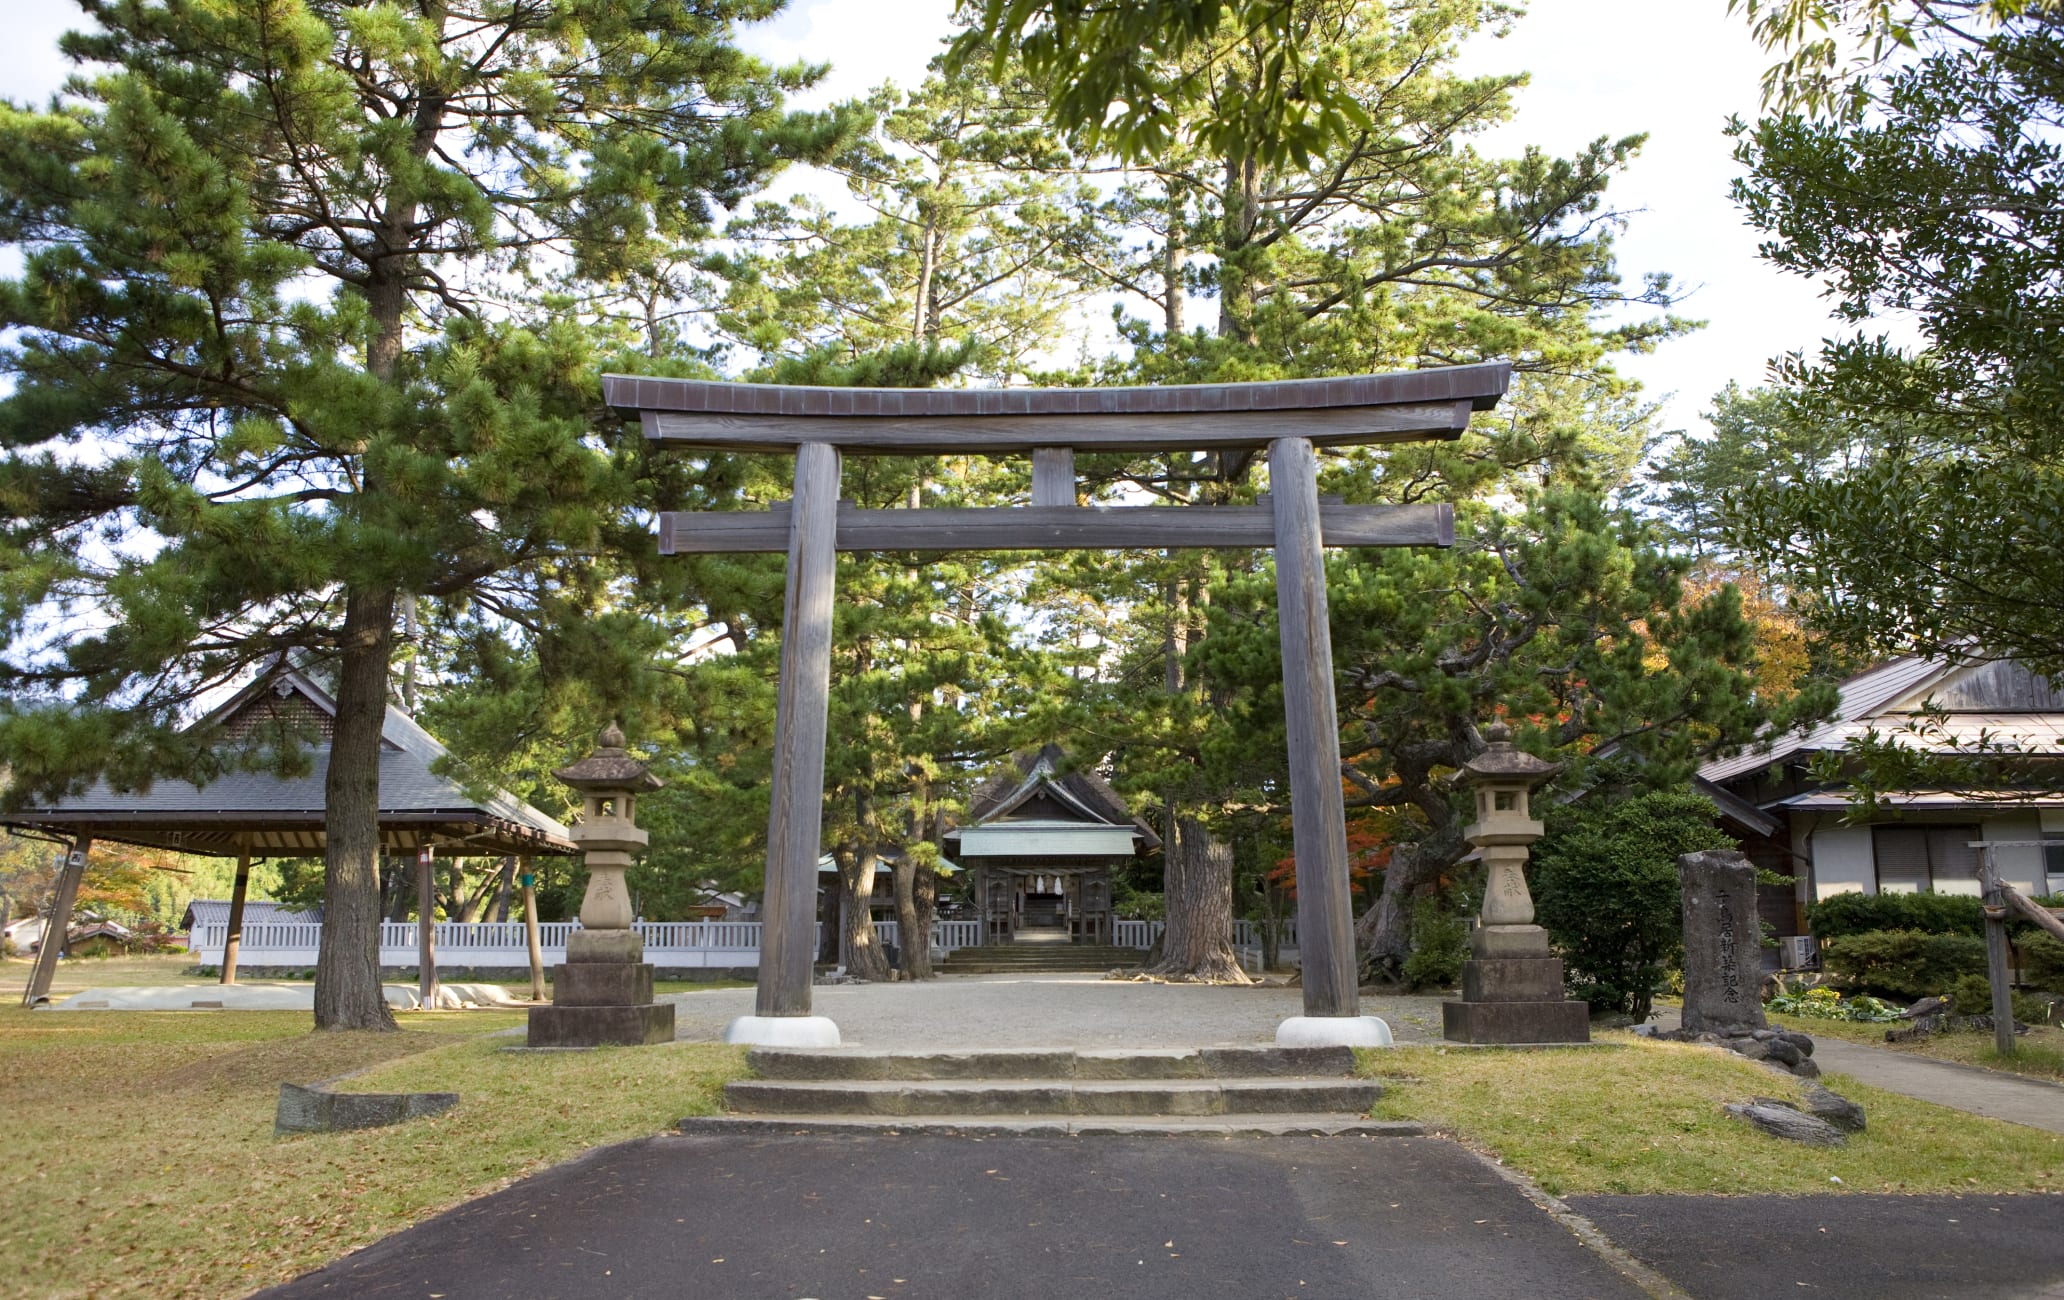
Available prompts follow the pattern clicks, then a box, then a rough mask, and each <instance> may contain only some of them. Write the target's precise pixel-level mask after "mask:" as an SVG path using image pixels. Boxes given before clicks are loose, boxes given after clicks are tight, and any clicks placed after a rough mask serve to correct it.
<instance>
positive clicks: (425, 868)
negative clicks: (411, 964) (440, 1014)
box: [416, 844, 437, 1010]
mask: <svg viewBox="0 0 2064 1300" xmlns="http://www.w3.org/2000/svg"><path fill="white" fill-rule="evenodd" d="M436 854H437V850H436V849H433V848H431V847H430V846H429V845H427V844H425V845H424V846H423V847H422V848H420V849H417V850H416V998H417V1000H418V1001H419V1002H420V1003H421V1004H422V1006H423V1008H424V1009H425V1010H428V1009H429V1008H430V1005H431V1003H432V1001H433V999H435V998H436V996H437V863H436Z"/></svg>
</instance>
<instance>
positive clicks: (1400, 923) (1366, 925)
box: [1355, 827, 1467, 978]
mask: <svg viewBox="0 0 2064 1300" xmlns="http://www.w3.org/2000/svg"><path fill="white" fill-rule="evenodd" d="M1466 847H1467V846H1466V845H1465V844H1464V843H1463V842H1462V834H1461V831H1460V830H1459V829H1457V828H1455V827H1446V828H1443V829H1442V830H1441V831H1439V832H1438V833H1436V834H1435V835H1434V836H1432V837H1431V838H1429V839H1426V840H1423V841H1421V842H1419V843H1417V844H1405V845H1400V846H1399V847H1398V848H1397V850H1396V851H1395V852H1393V853H1392V854H1391V855H1390V865H1389V866H1387V867H1385V868H1384V869H1383V892H1382V893H1380V894H1378V895H1377V896H1376V901H1375V903H1373V904H1371V905H1370V907H1369V910H1368V911H1366V912H1364V913H1362V914H1361V916H1360V917H1358V918H1356V920H1355V947H1356V949H1357V950H1358V951H1359V952H1360V953H1361V955H1362V958H1363V960H1364V961H1365V962H1367V963H1368V964H1370V965H1373V966H1374V967H1376V969H1378V970H1379V971H1382V972H1384V973H1385V974H1388V975H1390V976H1391V977H1392V978H1396V977H1397V975H1398V973H1399V972H1400V971H1401V970H1403V968H1404V964H1405V958H1407V957H1409V956H1411V954H1412V899H1413V896H1414V895H1416V894H1417V893H1418V892H1419V891H1420V890H1421V889H1422V888H1424V887H1425V886H1427V885H1429V884H1432V883H1433V881H1434V880H1435V879H1437V878H1438V877H1439V876H1440V874H1441V872H1443V871H1445V870H1446V869H1447V868H1448V867H1450V866H1452V865H1454V863H1455V862H1456V861H1458V860H1459V859H1460V858H1461V856H1462V854H1463V851H1464V849H1465V848H1466Z"/></svg>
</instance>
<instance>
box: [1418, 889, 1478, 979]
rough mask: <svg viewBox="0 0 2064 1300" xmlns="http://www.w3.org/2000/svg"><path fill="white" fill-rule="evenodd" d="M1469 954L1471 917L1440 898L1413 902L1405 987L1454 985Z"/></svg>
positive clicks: (1460, 976) (1460, 975) (1459, 977)
mask: <svg viewBox="0 0 2064 1300" xmlns="http://www.w3.org/2000/svg"><path fill="white" fill-rule="evenodd" d="M1468 957H1469V918H1468V917H1466V916H1462V915H1460V914H1458V913H1457V912H1456V911H1455V910H1454V909H1453V908H1452V907H1449V906H1448V905H1446V904H1445V903H1444V902H1443V901H1442V900H1441V899H1438V898H1431V897H1429V898H1421V899H1419V900H1418V901H1417V902H1415V903H1414V904H1412V955H1411V956H1409V957H1407V958H1405V964H1404V967H1403V970H1402V972H1401V973H1402V974H1403V975H1404V977H1405V987H1406V988H1408V989H1426V988H1436V989H1447V988H1453V987H1455V982H1456V981H1457V980H1459V979H1461V978H1462V963H1463V962H1464V961H1466V960H1468Z"/></svg>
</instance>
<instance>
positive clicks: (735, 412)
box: [602, 362, 1511, 1047]
mask: <svg viewBox="0 0 2064 1300" xmlns="http://www.w3.org/2000/svg"><path fill="white" fill-rule="evenodd" d="M602 382H603V395H604V398H605V399H606V400H607V401H608V403H609V404H610V406H611V407H613V408H615V409H616V410H617V411H618V412H620V413H621V414H623V415H625V416H635V417H637V418H638V419H639V420H640V421H641V422H642V424H643V427H644V430H645V434H646V436H647V437H648V438H650V439H651V440H652V441H653V443H654V444H655V445H657V446H662V447H673V448H681V449H699V450H710V451H718V450H721V451H751V452H788V453H793V454H794V455H795V457H796V473H795V496H794V498H793V499H792V501H791V502H790V503H789V504H788V505H787V506H786V507H783V508H777V509H775V510H769V511H736V512H717V513H670V514H666V515H663V516H662V517H661V521H660V550H661V553H662V554H687V553H708V552H740V551H762V552H766V551H778V550H785V551H787V553H788V592H787V598H786V606H785V618H784V622H783V627H782V638H781V687H780V696H779V704H778V706H777V709H776V713H775V723H774V747H775V753H774V774H773V787H774V788H773V799H772V802H771V807H770V809H769V812H768V824H767V873H766V903H765V907H764V909H763V915H764V918H765V919H764V924H763V925H762V927H761V946H760V969H759V994H758V999H757V1003H756V1005H755V1007H754V1011H755V1014H754V1015H751V1016H744V1017H740V1018H739V1019H738V1020H737V1021H734V1022H733V1023H732V1025H731V1026H730V1028H729V1029H727V1030H726V1032H725V1038H726V1040H727V1041H731V1042H750V1043H760V1044H766V1045H774V1046H796V1047H821V1046H835V1045H836V1044H837V1043H838V1029H837V1026H835V1025H833V1024H832V1022H831V1021H830V1020H828V1019H826V1018H824V1017H821V1016H815V1015H812V1014H811V1005H810V974H811V969H810V968H811V961H812V959H813V957H814V955H815V943H814V942H813V935H814V933H815V925H814V915H813V911H814V904H815V898H816V889H817V862H818V858H819V856H820V840H821V837H822V831H823V802H824V799H823V795H824V745H825V726H826V709H827V705H828V703H829V697H830V688H831V631H832V607H833V599H834V594H835V593H834V590H833V588H834V584H835V577H836V568H837V564H836V562H837V553H838V552H839V551H841V550H880V551H942V550H1041V549H1057V550H1078V549H1098V548H1118V547H1183V546H1264V545H1267V546H1273V547H1274V549H1275V556H1276V606H1277V620H1278V629H1279V632H1280V635H1281V639H1282V648H1283V706H1284V713H1285V722H1286V724H1287V730H1288V736H1289V760H1290V813H1291V827H1292V829H1291V834H1292V841H1293V844H1294V846H1295V850H1296V855H1297V913H1298V943H1299V948H1300V950H1301V952H1302V955H1303V971H1304V974H1303V986H1304V1014H1303V1015H1301V1016H1295V1017H1292V1018H1291V1019H1290V1020H1287V1021H1285V1022H1284V1023H1283V1025H1282V1027H1281V1028H1280V1029H1279V1030H1278V1032H1277V1042H1278V1043H1281V1044H1283V1045H1285V1046H1317V1045H1331V1044H1342V1043H1345V1044H1349V1045H1356V1046H1368V1045H1377V1044H1380V1043H1386V1042H1388V1041H1389V1031H1388V1029H1387V1027H1385V1026H1384V1025H1383V1022H1382V1021H1380V1020H1376V1019H1374V1018H1373V1017H1366V1016H1362V1015H1361V1014H1360V1007H1359V1001H1358V997H1357V993H1356V979H1355V975H1356V968H1355V955H1354V918H1353V913H1352V910H1351V905H1350V895H1349V880H1348V858H1347V827H1346V818H1345V809H1344V807H1343V803H1344V800H1343V797H1342V792H1341V781H1340V725H1339V717H1338V714H1337V712H1336V710H1335V708H1334V700H1333V649H1332V643H1331V639H1330V637H1329V636H1328V633H1327V616H1326V578H1325V564H1324V548H1325V547H1327V546H1447V545H1451V544H1452V543H1453V541H1454V515H1453V513H1452V511H1451V510H1450V509H1449V508H1448V507H1447V506H1444V505H1434V506H1346V505H1340V504H1337V503H1333V502H1328V501H1322V500H1321V499H1320V497H1319V495H1318V459H1317V452H1316V449H1317V448H1318V447H1321V446H1343V445H1352V444H1360V443H1377V442H1397V441H1406V440H1417V439H1428V438H1456V437H1459V436H1461V434H1462V432H1463V431H1464V430H1465V429H1467V428H1468V426H1469V419H1470V415H1471V414H1472V413H1473V412H1475V411H1482V410H1488V409H1490V408H1491V407H1492V406H1494V405H1496V404H1497V401H1498V399H1499V398H1500V397H1502V396H1504V393H1505V390H1506V387H1507V385H1508V384H1509V383H1510V382H1511V367H1510V366H1509V365H1507V364H1505V363H1502V362H1493V363H1487V364H1483V365H1474V366H1453V367H1447V368H1444V369H1435V370H1416V371H1407V372H1402V373H1398V374H1385V375H1351V376H1346V377H1343V378H1334V379H1303V380H1286V381H1278V382H1272V383H1247V384H1196V385H1178V386H1167V387H1157V388H1089V389H1053V388H1047V389H1041V388H1011V389H880V388H802V387H788V386H780V385H767V384H732V383H720V382H707V381H702V380H684V379H647V378H641V377H638V376H631V375H605V376H603V381H602ZM1262 448H1266V450H1267V453H1268V458H1269V486H1270V493H1269V496H1268V498H1267V499H1266V500H1265V501H1264V502H1262V503H1261V504H1259V505H1256V506H1218V507H1211V506H1180V507H1152V506H1149V507H1119V508H1112V509H1089V508H1083V507H1080V506H1078V505H1077V504H1076V492H1075V476H1074V453H1075V452H1076V451H1078V450H1080V451H1134V452H1162V453H1180V452H1186V451H1198V450H1216V451H1252V450H1257V449H1262ZM945 453H952V454H975V455H1023V454H1028V453H1029V454H1030V455H1031V457H1032V466H1033V475H1032V504H1031V505H1030V506H1029V507H1016V508H1012V507H1005V508H999V509H992V510H926V509H918V510H860V509H855V508H853V507H851V506H845V505H842V504H841V503H840V502H839V496H838V494H839V465H840V457H841V456H842V455H876V456H882V455H889V456H898V455H900V456H912V455H937V454H945Z"/></svg>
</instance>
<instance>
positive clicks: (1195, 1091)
mask: <svg viewBox="0 0 2064 1300" xmlns="http://www.w3.org/2000/svg"><path fill="white" fill-rule="evenodd" d="M1382 1095H1383V1089H1382V1086H1381V1085H1379V1084H1377V1083H1375V1082H1373V1081H1370V1080H1365V1079H1302V1078H1293V1079H1281V1078H1278V1079H1112V1080H1055V1079H1007V1080H998V1079H954V1080H930V1081H918V1080H910V1079H835V1080H794V1079H782V1080H762V1079H741V1080H739V1081H737V1082H735V1083H732V1084H729V1085H727V1086H726V1087H725V1089H724V1104H725V1105H726V1106H727V1107H729V1108H730V1109H731V1110H733V1111H737V1112H741V1113H745V1114H759V1115H769V1114H773V1115H1266V1114H1308V1113H1311V1112H1314V1111H1346V1112H1348V1113H1350V1114H1360V1113H1362V1112H1365V1111H1367V1110H1368V1109H1369V1107H1371V1106H1373V1105H1375V1104H1376V1099H1377V1098H1378V1097H1380V1096H1382Z"/></svg>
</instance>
